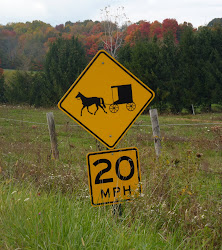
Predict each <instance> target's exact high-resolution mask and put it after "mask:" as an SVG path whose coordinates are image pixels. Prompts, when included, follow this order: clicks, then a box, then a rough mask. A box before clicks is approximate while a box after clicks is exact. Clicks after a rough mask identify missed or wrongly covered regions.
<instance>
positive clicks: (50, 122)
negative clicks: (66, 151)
mask: <svg viewBox="0 0 222 250" xmlns="http://www.w3.org/2000/svg"><path fill="white" fill-rule="evenodd" d="M46 117H47V123H48V128H49V135H50V141H51V154H52V155H53V157H54V158H55V159H59V151H58V148H57V139H56V133H55V122H54V116H53V112H49V113H46Z"/></svg>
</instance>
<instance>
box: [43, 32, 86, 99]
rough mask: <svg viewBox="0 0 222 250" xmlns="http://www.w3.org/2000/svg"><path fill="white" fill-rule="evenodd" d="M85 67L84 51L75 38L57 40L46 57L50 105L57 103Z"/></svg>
mask: <svg viewBox="0 0 222 250" xmlns="http://www.w3.org/2000/svg"><path fill="white" fill-rule="evenodd" d="M85 66H86V57H85V51H84V49H83V46H82V44H81V43H80V42H79V40H78V39H77V38H74V37H72V39H70V40H67V39H64V38H59V39H57V40H56V41H55V42H54V43H53V44H52V45H51V47H50V49H49V52H48V53H47V55H46V62H45V73H46V80H47V84H48V87H49V88H50V96H49V97H50V101H51V102H52V103H54V104H56V103H58V101H59V100H60V99H61V97H62V96H63V95H64V94H65V92H66V91H67V90H68V88H69V87H70V85H71V84H72V83H73V82H74V81H75V80H76V78H77V77H78V76H79V74H80V73H81V71H82V70H83V69H84V68H85Z"/></svg>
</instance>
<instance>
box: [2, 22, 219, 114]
mask: <svg viewBox="0 0 222 250" xmlns="http://www.w3.org/2000/svg"><path fill="white" fill-rule="evenodd" d="M89 23H90V24H92V21H86V22H85V24H86V25H85V26H87V25H89ZM37 24H38V23H37ZM37 24H36V25H37ZM93 24H94V25H92V27H91V28H92V29H93V30H94V32H96V31H95V30H96V29H97V28H98V27H102V24H101V23H100V22H97V23H96V24H95V23H94V22H93ZM114 25H116V24H114ZM40 26H41V25H40ZM73 26H75V24H73V23H66V25H65V26H64V25H63V26H59V27H56V29H57V30H59V31H60V35H58V37H55V39H52V40H53V41H50V43H49V44H48V48H47V52H46V54H45V56H44V60H43V63H42V66H41V70H40V69H39V70H38V71H34V70H32V71H24V70H20V71H17V72H16V73H14V74H13V76H12V77H11V78H10V80H9V81H7V82H5V81H4V74H3V72H2V70H1V71H0V102H8V103H26V104H29V105H34V106H37V107H38V106H50V105H55V104H56V103H57V102H58V100H60V98H61V97H62V95H63V94H64V93H65V92H66V91H67V89H68V88H69V86H70V85H71V84H72V83H73V82H74V80H75V79H76V78H77V77H78V75H79V74H80V73H81V71H82V70H83V69H84V68H85V66H86V65H87V63H88V62H89V60H90V58H92V56H93V55H95V53H96V52H97V51H98V50H99V49H101V48H104V44H102V39H101V36H102V34H103V33H102V34H101V33H100V31H101V30H100V29H99V28H98V33H97V34H100V35H98V37H97V38H98V39H97V40H98V43H93V42H91V43H90V42H89V43H88V44H86V41H85V42H83V41H82V37H81V36H79V35H77V36H71V32H70V30H71V28H70V27H73ZM89 26H90V25H89ZM37 27H38V25H37ZM68 27H69V28H68ZM75 27H76V26H75ZM48 28H49V27H48ZM64 30H65V31H64ZM80 30H81V29H80ZM83 30H84V29H83ZM62 32H63V33H62ZM66 32H70V33H69V36H68V37H67V35H64V34H67V33H66ZM121 32H123V43H122V46H121V47H120V48H119V49H118V53H117V60H118V61H120V63H122V64H123V65H124V66H125V67H126V68H128V69H129V70H130V71H131V72H132V73H134V74H135V75H136V76H137V77H138V78H139V79H141V80H142V81H143V82H144V83H145V84H147V85H148V86H149V87H150V88H151V89H153V90H154V92H155V93H156V98H155V100H154V102H153V103H152V105H155V106H156V107H158V108H159V109H160V110H166V109H167V110H170V111H172V112H175V113H177V112H180V111H181V110H182V109H183V108H185V109H187V110H189V109H190V108H191V104H193V105H197V106H201V107H203V108H205V109H208V110H210V108H211V104H215V103H217V104H222V98H221V96H222V46H221V44H222V26H221V23H218V22H217V23H216V24H213V25H212V22H211V25H209V26H204V27H199V28H198V30H197V29H194V28H193V26H192V25H191V24H189V23H183V24H181V25H178V23H177V22H176V20H175V19H165V20H164V21H163V22H162V23H159V22H157V21H155V22H153V23H149V22H145V21H140V22H138V23H136V24H131V25H128V26H126V27H122V29H121ZM37 33H38V32H37ZM85 34H86V33H85ZM114 36H115V34H114ZM99 37H100V38H99ZM48 39H50V38H48ZM90 39H91V40H90ZM90 39H89V40H90V41H92V40H93V39H92V37H91V38H90ZM87 41H88V40H87ZM93 41H95V40H93ZM0 47H1V44H0ZM34 48H35V46H34ZM105 48H106V47H105ZM34 54H35V53H34ZM40 54H41V53H40ZM4 65H5V64H4V63H3V60H2V66H3V68H4ZM29 65H30V64H29ZM0 66H1V65H0Z"/></svg>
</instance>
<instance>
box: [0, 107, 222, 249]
mask: <svg viewBox="0 0 222 250" xmlns="http://www.w3.org/2000/svg"><path fill="white" fill-rule="evenodd" d="M51 111H53V113H54V117H55V122H56V133H57V135H58V137H57V138H58V147H59V152H60V159H59V160H57V161H55V160H54V159H52V157H51V154H50V139H49V134H48V127H47V124H46V113H47V112H51ZM0 118H5V119H0V134H1V135H0V249H16V248H21V249H83V248H86V249H194V248H197V249H221V247H222V244H221V242H222V235H221V232H222V226H221V225H222V216H221V213H222V200H221V196H222V182H221V175H222V165H221V162H222V141H221V138H222V137H221V136H222V115H221V114H220V113H216V114H213V113H209V114H203V115H200V114H199V115H196V116H192V115H182V116H172V115H161V116H160V117H159V120H160V124H162V126H160V129H161V135H162V137H163V139H162V155H161V157H160V159H159V160H156V157H155V152H154V147H153V138H152V130H151V127H150V126H141V125H150V118H149V115H142V116H140V118H139V119H138V120H137V122H136V124H137V125H135V126H133V127H132V128H131V129H130V130H129V132H128V133H127V134H126V135H125V136H124V138H123V139H122V140H121V142H120V143H119V145H118V148H124V147H137V148H138V149H139V155H140V165H141V172H142V173H141V176H142V187H143V196H142V197H139V198H138V199H136V200H135V201H133V202H129V203H125V204H123V215H122V216H120V217H118V216H114V215H113V214H112V206H106V207H103V206H102V207H97V208H95V207H92V206H91V205H90V198H89V188H88V177H87V166H86V155H87V154H88V153H89V152H96V151H98V150H99V149H98V144H97V142H96V139H94V138H93V137H92V136H91V135H90V134H89V133H87V132H86V131H85V130H84V129H82V128H81V127H79V126H73V125H76V124H75V123H74V122H72V121H71V120H70V118H69V117H67V116H66V115H65V114H63V113H62V112H61V111H60V110H58V109H57V108H54V109H34V108H28V107H18V106H14V107H12V106H0ZM214 122H215V123H221V125H220V124H219V125H213V124H209V125H199V126H196V125H195V126H163V125H166V124H196V123H214ZM139 125H140V126H139ZM99 147H101V148H102V149H105V147H103V146H101V145H100V146H99Z"/></svg>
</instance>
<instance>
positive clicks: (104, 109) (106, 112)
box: [99, 104, 107, 114]
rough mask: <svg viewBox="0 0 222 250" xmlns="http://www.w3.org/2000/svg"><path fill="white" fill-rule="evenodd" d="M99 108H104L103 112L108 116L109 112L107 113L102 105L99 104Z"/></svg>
mask: <svg viewBox="0 0 222 250" xmlns="http://www.w3.org/2000/svg"><path fill="white" fill-rule="evenodd" d="M99 106H100V108H102V109H103V111H104V112H105V113H106V114H107V112H106V110H105V109H104V108H103V106H101V105H100V104H99Z"/></svg>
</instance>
